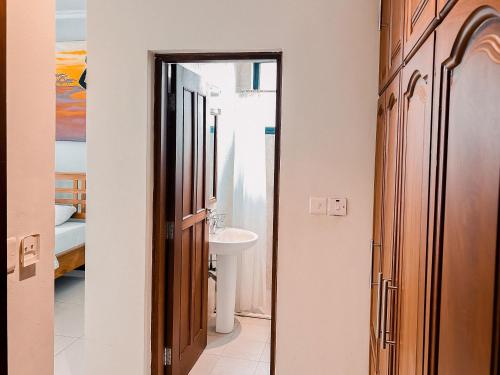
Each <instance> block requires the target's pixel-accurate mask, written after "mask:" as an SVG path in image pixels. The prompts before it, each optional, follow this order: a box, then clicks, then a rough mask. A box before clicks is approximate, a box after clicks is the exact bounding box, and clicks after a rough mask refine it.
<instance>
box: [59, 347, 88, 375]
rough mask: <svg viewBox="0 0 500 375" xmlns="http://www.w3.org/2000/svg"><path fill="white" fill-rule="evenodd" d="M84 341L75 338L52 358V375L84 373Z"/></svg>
mask: <svg viewBox="0 0 500 375" xmlns="http://www.w3.org/2000/svg"><path fill="white" fill-rule="evenodd" d="M84 347H85V341H84V340H83V339H78V340H75V342H74V343H73V344H71V345H70V346H68V347H67V348H66V349H64V350H62V351H61V352H60V353H59V354H57V355H56V356H55V358H54V375H85V359H84V354H85V353H84Z"/></svg>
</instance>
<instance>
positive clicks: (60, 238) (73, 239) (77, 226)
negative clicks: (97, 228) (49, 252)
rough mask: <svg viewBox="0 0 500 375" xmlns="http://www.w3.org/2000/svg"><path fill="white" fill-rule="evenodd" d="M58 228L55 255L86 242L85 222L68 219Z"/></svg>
mask: <svg viewBox="0 0 500 375" xmlns="http://www.w3.org/2000/svg"><path fill="white" fill-rule="evenodd" d="M55 229H56V247H55V251H54V253H55V255H56V256H57V255H59V254H62V253H64V252H65V251H67V250H70V249H72V248H74V247H76V246H80V245H83V244H84V243H85V223H84V222H81V221H67V222H65V223H64V224H61V225H58V226H57V227H55Z"/></svg>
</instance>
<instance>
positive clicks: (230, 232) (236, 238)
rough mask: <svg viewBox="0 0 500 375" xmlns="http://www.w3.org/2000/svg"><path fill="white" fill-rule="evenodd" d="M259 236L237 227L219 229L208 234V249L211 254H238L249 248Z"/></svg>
mask: <svg viewBox="0 0 500 375" xmlns="http://www.w3.org/2000/svg"><path fill="white" fill-rule="evenodd" d="M258 238H259V236H257V234H255V233H254V232H250V231H249V230H245V229H238V228H224V229H219V230H218V231H217V232H216V233H214V234H210V235H209V243H210V246H209V249H210V253H211V254H218V255H238V254H240V253H242V252H243V251H245V250H248V249H250V248H251V247H252V246H253V245H254V244H255V243H256V242H257V239H258Z"/></svg>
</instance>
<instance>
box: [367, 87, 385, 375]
mask: <svg viewBox="0 0 500 375" xmlns="http://www.w3.org/2000/svg"><path fill="white" fill-rule="evenodd" d="M385 120H386V117H385V95H382V96H381V97H380V98H379V100H378V112H377V143H376V154H375V184H374V185H375V186H374V188H375V189H374V191H375V192H374V203H373V237H372V238H373V239H372V241H371V243H370V248H371V249H370V250H371V275H370V283H371V284H370V286H371V315H370V316H371V318H370V374H376V373H377V372H378V348H379V337H380V335H379V334H380V302H381V292H382V256H381V255H382V254H381V247H382V220H383V218H382V215H383V212H382V203H383V201H382V199H383V186H384V184H383V182H384V152H385V125H386V122H385Z"/></svg>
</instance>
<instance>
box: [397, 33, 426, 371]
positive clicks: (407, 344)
mask: <svg viewBox="0 0 500 375" xmlns="http://www.w3.org/2000/svg"><path fill="white" fill-rule="evenodd" d="M433 56H434V35H431V37H430V38H428V39H427V41H426V42H425V44H424V45H423V46H422V47H421V48H420V49H419V51H418V52H417V54H416V55H415V56H413V58H412V59H411V61H410V62H409V63H408V64H407V65H406V66H405V68H404V70H403V73H402V92H403V95H402V100H403V103H402V112H403V115H402V120H401V121H402V126H401V189H400V190H401V193H400V199H399V201H400V216H399V223H398V231H397V232H398V236H397V241H398V254H399V256H398V274H397V279H396V285H397V290H398V305H397V309H398V310H397V317H398V319H397V322H398V325H397V334H396V335H395V338H394V341H395V342H396V343H397V360H396V364H397V366H396V368H397V370H398V373H399V374H421V373H422V363H423V346H424V333H425V331H424V327H425V325H424V324H423V322H424V321H425V309H424V307H425V296H426V276H427V265H428V261H429V259H428V258H429V257H428V246H427V210H428V201H429V169H430V147H431V144H430V141H431V119H432V89H433V85H432V84H433V63H434V61H433Z"/></svg>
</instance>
